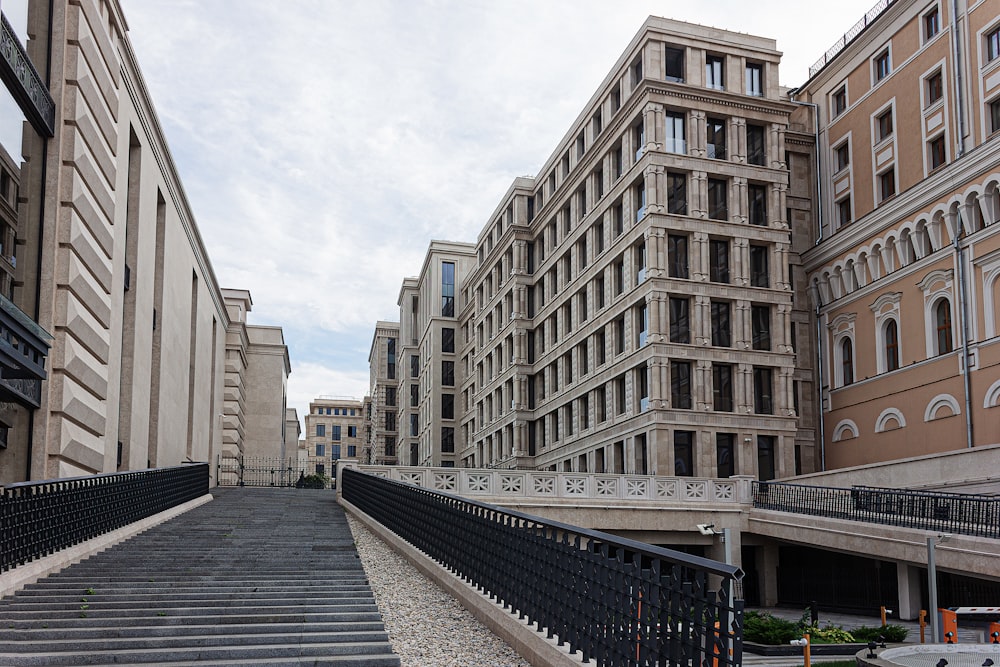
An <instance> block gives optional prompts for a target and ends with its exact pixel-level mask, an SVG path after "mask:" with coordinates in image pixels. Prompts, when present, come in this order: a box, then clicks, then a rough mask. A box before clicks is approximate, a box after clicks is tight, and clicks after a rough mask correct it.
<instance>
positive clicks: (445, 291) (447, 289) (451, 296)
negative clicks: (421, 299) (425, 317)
mask: <svg viewBox="0 0 1000 667" xmlns="http://www.w3.org/2000/svg"><path fill="white" fill-rule="evenodd" d="M441 316H442V317H454V316H455V263H454V262H441Z"/></svg>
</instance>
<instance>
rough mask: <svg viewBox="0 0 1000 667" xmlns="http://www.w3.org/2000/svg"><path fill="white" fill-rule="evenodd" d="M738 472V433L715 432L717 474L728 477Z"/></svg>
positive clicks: (717, 475)
mask: <svg viewBox="0 0 1000 667" xmlns="http://www.w3.org/2000/svg"><path fill="white" fill-rule="evenodd" d="M735 474H736V435H735V434H733V433H716V434H715V475H716V477H721V478H726V477H732V476H733V475H735Z"/></svg>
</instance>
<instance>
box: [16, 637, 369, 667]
mask: <svg viewBox="0 0 1000 667" xmlns="http://www.w3.org/2000/svg"><path fill="white" fill-rule="evenodd" d="M383 653H385V642H383V641H377V642H373V643H364V642H335V643H320V644H304V645H303V644H298V643H280V644H270V645H267V646H245V645H243V646H204V647H190V648H177V649H173V650H172V649H160V648H140V649H129V650H127V651H122V652H116V651H79V650H73V651H70V652H65V653H63V652H58V651H47V652H38V653H17V652H7V651H4V652H0V664H3V665H12V666H17V667H21V666H28V665H39V666H41V667H57V666H58V665H95V664H102V663H108V662H111V663H115V662H117V663H119V664H121V663H122V662H124V663H126V664H137V665H139V664H145V663H149V662H175V663H176V662H198V663H200V662H202V661H204V660H245V659H252V658H257V659H260V658H285V659H287V658H314V657H329V656H359V655H378V654H383ZM109 657H111V658H113V659H112V660H109V659H108V658H109ZM121 658H125V660H121Z"/></svg>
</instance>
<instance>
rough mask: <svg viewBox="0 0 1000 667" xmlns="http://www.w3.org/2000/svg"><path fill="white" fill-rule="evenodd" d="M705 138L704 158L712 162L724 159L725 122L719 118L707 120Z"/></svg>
mask: <svg viewBox="0 0 1000 667" xmlns="http://www.w3.org/2000/svg"><path fill="white" fill-rule="evenodd" d="M705 127H706V128H707V129H706V132H707V136H706V140H705V148H706V151H707V152H706V156H707V157H709V158H712V159H714V160H725V159H726V121H724V120H722V119H720V118H709V119H708V120H707V121H706V124H705Z"/></svg>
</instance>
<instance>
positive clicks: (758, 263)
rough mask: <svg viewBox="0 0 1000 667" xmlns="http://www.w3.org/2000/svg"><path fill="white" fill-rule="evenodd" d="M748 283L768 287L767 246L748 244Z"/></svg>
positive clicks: (769, 280)
mask: <svg viewBox="0 0 1000 667" xmlns="http://www.w3.org/2000/svg"><path fill="white" fill-rule="evenodd" d="M750 285H751V286H753V287H770V286H771V274H770V268H769V266H768V261H767V246H763V245H752V246H750Z"/></svg>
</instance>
